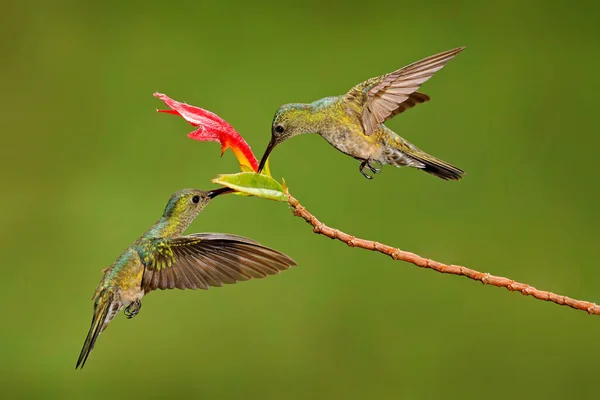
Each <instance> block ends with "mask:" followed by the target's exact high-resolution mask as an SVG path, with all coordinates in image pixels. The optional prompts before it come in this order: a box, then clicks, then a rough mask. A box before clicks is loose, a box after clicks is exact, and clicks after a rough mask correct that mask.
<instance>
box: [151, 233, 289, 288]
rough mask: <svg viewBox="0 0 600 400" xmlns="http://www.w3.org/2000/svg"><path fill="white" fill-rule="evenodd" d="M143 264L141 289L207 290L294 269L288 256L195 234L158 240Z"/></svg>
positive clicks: (217, 236)
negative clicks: (290, 268)
mask: <svg viewBox="0 0 600 400" xmlns="http://www.w3.org/2000/svg"><path fill="white" fill-rule="evenodd" d="M152 246H153V247H154V248H155V249H156V250H154V251H153V252H152V254H151V255H150V256H149V255H148V253H145V254H142V253H141V254H140V256H141V258H142V261H143V262H144V264H145V267H146V268H145V271H144V275H143V278H142V289H143V290H144V292H146V293H148V292H149V291H151V290H155V289H173V288H178V289H209V288H210V287H211V286H212V287H214V286H223V284H224V283H236V282H238V281H246V280H249V279H252V278H265V277H267V276H269V275H276V274H278V273H279V272H280V271H283V270H286V269H288V268H289V267H292V266H295V265H296V262H295V261H294V260H292V259H291V258H290V257H288V256H287V255H285V254H283V253H281V252H279V251H277V250H273V249H270V248H268V247H265V246H261V245H260V244H259V243H257V242H255V241H253V240H250V239H247V238H244V237H241V236H235V235H229V234H225V233H196V234H193V235H188V236H181V237H177V238H174V239H157V242H156V243H153V244H152Z"/></svg>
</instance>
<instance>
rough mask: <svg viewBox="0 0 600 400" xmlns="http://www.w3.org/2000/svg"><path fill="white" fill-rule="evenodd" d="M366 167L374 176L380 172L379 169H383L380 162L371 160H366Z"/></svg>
mask: <svg viewBox="0 0 600 400" xmlns="http://www.w3.org/2000/svg"><path fill="white" fill-rule="evenodd" d="M371 163H374V164H375V163H376V164H377V165H378V168H377V167H374V166H373V165H372V164H371ZM367 166H368V167H369V169H370V170H371V171H373V173H374V174H378V173H380V172H381V168H383V164H381V163H380V162H377V161H373V160H367Z"/></svg>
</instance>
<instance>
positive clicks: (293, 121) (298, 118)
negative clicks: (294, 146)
mask: <svg viewBox="0 0 600 400" xmlns="http://www.w3.org/2000/svg"><path fill="white" fill-rule="evenodd" d="M311 114H312V106H311V105H310V104H285V105H283V106H281V107H279V110H277V112H276V113H275V117H274V118H273V123H272V124H271V141H270V142H269V145H268V146H267V149H266V150H265V153H264V154H263V156H262V159H261V160H260V164H259V166H258V172H259V173H260V172H261V171H262V169H263V168H264V166H265V163H266V162H267V158H269V154H270V153H271V151H273V149H274V148H275V146H277V145H278V144H279V143H281V142H283V141H285V140H287V139H289V138H291V137H294V136H298V135H301V134H304V133H312V130H311V129H310V127H311V126H312V124H310V123H308V122H310V121H307V118H310V116H311Z"/></svg>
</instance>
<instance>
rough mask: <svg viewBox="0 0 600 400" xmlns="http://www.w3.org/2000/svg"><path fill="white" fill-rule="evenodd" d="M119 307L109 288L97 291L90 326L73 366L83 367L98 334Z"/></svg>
mask: <svg viewBox="0 0 600 400" xmlns="http://www.w3.org/2000/svg"><path fill="white" fill-rule="evenodd" d="M120 309H121V305H120V304H119V303H118V302H117V301H116V296H115V294H114V293H113V292H112V291H111V290H110V289H104V290H102V291H101V292H100V293H99V295H98V297H97V299H96V303H95V304H94V316H93V317H92V326H91V327H90V330H89V332H88V334H87V337H86V338H85V342H84V343H83V348H82V349H81V354H80V355H79V359H78V360H77V365H76V366H75V368H79V367H81V368H83V366H84V365H85V362H86V361H87V358H88V356H89V355H90V353H91V352H92V349H93V348H94V344H95V343H96V340H97V339H98V336H99V335H100V333H101V332H102V331H103V330H104V329H105V328H106V327H107V326H108V323H109V322H110V321H111V320H112V319H113V318H114V317H115V315H116V314H117V312H119V310H120Z"/></svg>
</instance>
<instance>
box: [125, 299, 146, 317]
mask: <svg viewBox="0 0 600 400" xmlns="http://www.w3.org/2000/svg"><path fill="white" fill-rule="evenodd" d="M141 308H142V301H141V300H136V301H134V302H133V303H131V304H129V305H128V306H127V307H125V310H124V311H123V313H124V314H125V316H126V317H127V318H128V319H131V318H133V317H135V316H136V315H138V313H139V312H140V310H141Z"/></svg>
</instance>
